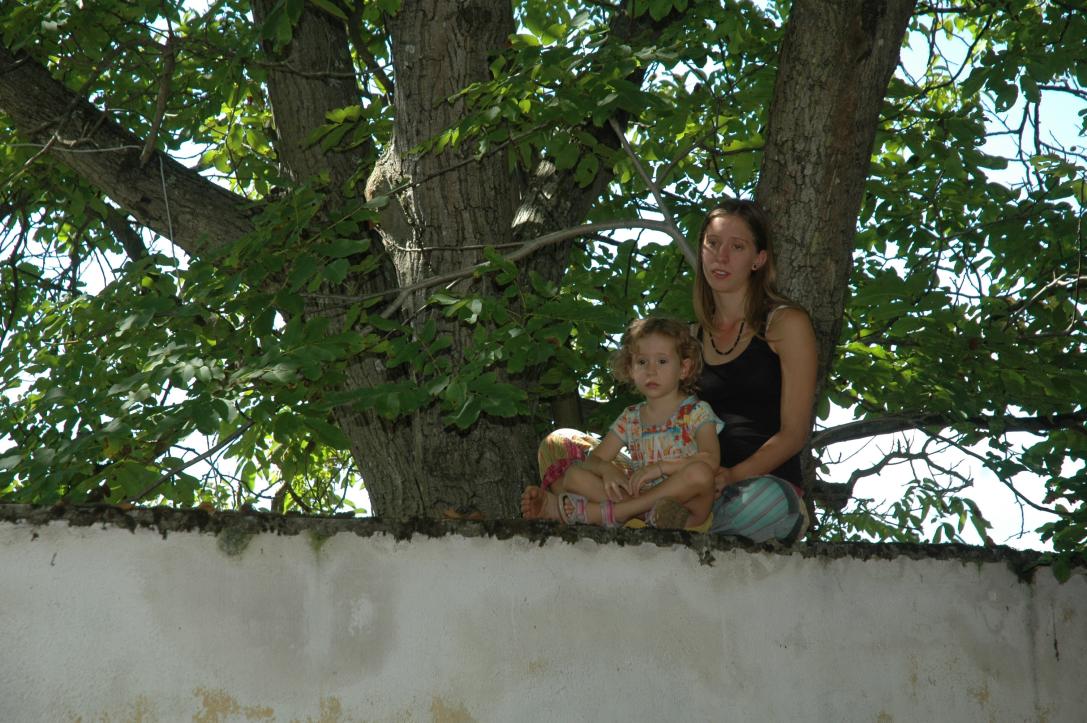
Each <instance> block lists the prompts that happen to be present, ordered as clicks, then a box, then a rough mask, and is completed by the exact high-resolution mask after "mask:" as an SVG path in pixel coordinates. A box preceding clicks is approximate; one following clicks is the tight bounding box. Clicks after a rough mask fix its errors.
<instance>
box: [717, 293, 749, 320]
mask: <svg viewBox="0 0 1087 723" xmlns="http://www.w3.org/2000/svg"><path fill="white" fill-rule="evenodd" d="M713 303H714V307H715V311H714V315H713V323H714V324H716V325H717V326H729V325H734V324H737V323H739V322H740V320H742V319H743V318H744V317H745V316H746V315H747V289H741V290H739V291H734V292H727V293H717V294H714V295H713Z"/></svg>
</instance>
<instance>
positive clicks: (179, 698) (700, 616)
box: [0, 519, 1087, 723]
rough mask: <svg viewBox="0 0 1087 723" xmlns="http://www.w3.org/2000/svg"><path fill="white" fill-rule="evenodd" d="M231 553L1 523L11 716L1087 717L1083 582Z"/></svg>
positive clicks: (158, 539)
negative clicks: (1060, 582)
mask: <svg viewBox="0 0 1087 723" xmlns="http://www.w3.org/2000/svg"><path fill="white" fill-rule="evenodd" d="M231 541H232V538H231V537H230V535H229V534H227V533H223V534H220V536H219V537H216V536H215V535H213V534H209V533H207V532H200V531H193V532H170V533H169V534H168V535H167V536H165V537H164V536H163V535H162V534H160V533H159V532H157V531H156V530H154V529H148V528H144V527H137V528H136V529H135V531H129V530H127V529H123V528H122V527H118V526H115V525H113V524H95V525H91V526H69V524H68V523H67V522H65V521H54V522H51V523H48V524H45V523H41V522H39V523H30V522H27V521H25V520H22V521H20V520H10V519H9V520H6V521H0V721H5V722H7V721H12V722H20V723H21V722H24V721H83V722H85V723H90V722H91V721H106V722H115V721H188V720H193V721H228V720H229V721H252V720H257V721H260V720H270V721H273V720H274V721H294V720H298V721H322V722H325V723H331V722H333V721H458V722H460V721H523V720H546V721H581V720H585V721H597V720H600V721H612V720H615V721H618V720H646V721H657V720H683V721H687V720H690V721H710V720H713V721H755V720H758V721H835V722H837V721H881V722H884V721H931V722H942V721H1047V722H1049V723H1056V722H1059V721H1083V720H1084V719H1085V716H1087V672H1085V671H1087V652H1085V645H1084V643H1085V642H1087V576H1085V575H1084V571H1082V570H1079V571H1077V572H1076V573H1075V574H1074V575H1073V578H1072V579H1071V580H1070V581H1069V582H1067V583H1066V584H1064V585H1060V584H1058V583H1057V582H1056V581H1055V580H1054V579H1053V576H1052V574H1051V573H1050V572H1049V571H1048V570H1047V569H1042V570H1039V571H1038V572H1037V574H1036V575H1035V576H1034V578H1033V580H1032V581H1031V582H1020V581H1019V580H1018V579H1017V578H1016V576H1015V574H1013V573H1012V572H1011V571H1010V569H1009V567H1008V566H1007V565H1006V564H1004V563H1002V562H980V563H979V562H963V561H961V560H958V559H950V560H947V559H910V557H907V556H905V555H899V556H897V557H892V558H891V559H860V558H858V557H855V556H849V555H846V556H842V555H841V549H840V548H835V549H834V551H833V554H832V553H830V552H828V551H827V550H825V549H822V548H808V549H806V550H802V551H793V552H791V553H789V552H784V553H783V552H770V551H750V550H746V549H743V548H733V549H725V550H716V551H714V552H713V553H712V554H713V557H714V558H715V559H714V562H713V564H712V565H706V564H702V563H701V562H700V556H699V553H698V552H696V551H695V550H692V549H690V548H687V547H684V546H680V545H673V546H659V545H655V544H649V543H647V544H633V545H632V544H627V545H623V546H620V545H618V544H615V543H610V544H598V543H597V542H593V541H590V540H581V541H578V542H575V543H570V542H565V541H562V540H561V539H556V538H554V537H552V538H550V539H548V540H546V541H545V542H543V543H542V544H541V543H540V542H533V541H530V540H529V539H527V538H526V537H524V536H514V537H511V538H509V539H496V538H494V537H489V536H482V537H467V536H462V535H460V534H449V535H446V536H443V537H439V538H426V537H421V536H418V535H417V536H415V537H414V538H413V539H411V540H410V541H396V540H395V539H393V537H392V536H389V535H385V534H376V535H370V536H362V535H358V534H353V533H351V532H341V533H339V534H336V535H334V536H332V537H330V538H328V539H327V540H324V541H323V543H321V544H318V543H317V541H316V538H313V537H311V536H308V535H307V534H305V533H303V534H294V535H283V534H275V533H267V532H266V533H262V534H258V535H257V536H255V537H253V538H252V539H251V540H250V541H249V543H248V545H247V546H244V549H240V548H242V545H241V544H235V545H231V544H229V543H230V542H231ZM233 541H234V542H239V541H240V542H244V541H245V540H244V539H240V538H239V539H236V540H233ZM857 550H858V551H864V553H865V554H869V553H871V550H872V548H871V547H864V548H857ZM228 552H229V553H232V554H228ZM858 554H859V553H858Z"/></svg>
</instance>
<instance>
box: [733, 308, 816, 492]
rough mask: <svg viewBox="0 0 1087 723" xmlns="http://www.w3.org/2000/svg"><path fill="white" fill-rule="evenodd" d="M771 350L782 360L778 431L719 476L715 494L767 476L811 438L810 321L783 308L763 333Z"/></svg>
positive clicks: (812, 368) (812, 374)
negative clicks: (734, 485) (740, 482)
mask: <svg viewBox="0 0 1087 723" xmlns="http://www.w3.org/2000/svg"><path fill="white" fill-rule="evenodd" d="M766 337H767V341H768V342H769V344H770V348H771V349H772V350H773V351H774V353H775V354H777V355H778V358H779V359H780V360H781V428H780V429H778V431H777V433H776V434H774V435H773V436H772V437H770V438H769V439H768V440H766V442H765V443H763V445H762V446H761V447H759V448H758V449H757V450H756V451H755V453H754V454H752V455H751V456H750V457H748V458H747V459H745V460H743V461H742V462H740V463H738V464H736V465H734V466H732V467H725V468H723V470H722V471H723V473H724V479H722V477H721V473H718V477H717V488H718V490H720V489H722V488H724V487H727V486H728V485H730V484H733V483H735V482H739V481H740V480H744V479H748V478H749V477H757V476H758V475H762V474H768V473H770V472H772V471H773V470H775V469H777V468H778V467H780V466H781V465H782V464H783V463H784V462H785V461H786V460H788V459H789V458H790V457H792V456H793V455H794V454H796V453H797V452H799V451H800V450H801V449H803V447H804V443H805V442H806V441H807V439H808V435H809V434H811V412H812V404H813V402H814V400H815V381H816V380H815V377H816V369H817V367H818V352H817V351H816V344H815V331H814V330H813V329H812V325H811V320H810V319H809V318H808V315H807V314H806V313H805V312H804V311H802V310H801V309H796V308H791V307H785V308H782V309H779V310H778V311H777V312H776V313H775V314H774V315H773V317H772V318H771V320H770V325H769V327H768V328H767V330H766Z"/></svg>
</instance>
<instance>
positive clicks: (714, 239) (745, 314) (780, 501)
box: [521, 199, 817, 543]
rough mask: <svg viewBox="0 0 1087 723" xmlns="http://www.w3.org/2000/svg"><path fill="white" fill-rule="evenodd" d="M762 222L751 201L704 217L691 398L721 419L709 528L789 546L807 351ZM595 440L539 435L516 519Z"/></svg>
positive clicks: (800, 504)
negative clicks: (780, 288)
mask: <svg viewBox="0 0 1087 723" xmlns="http://www.w3.org/2000/svg"><path fill="white" fill-rule="evenodd" d="M768 229H769V225H768V223H767V219H766V216H765V214H764V212H763V211H762V210H761V209H759V207H758V206H756V205H755V204H754V202H752V201H744V200H733V199H730V200H727V201H725V202H723V203H721V204H720V205H719V206H718V207H716V208H714V209H713V210H712V211H710V212H709V213H708V214H707V215H706V219H705V221H704V222H703V224H702V229H701V231H700V233H699V246H700V263H699V266H698V270H697V274H696V281H695V289H694V309H695V314H696V315H697V317H698V323H697V324H696V325H695V326H694V327H693V330H694V332H695V334H696V337H697V338H698V340H699V341H700V342H701V345H702V359H703V365H702V373H701V376H700V378H699V385H698V396H699V398H700V399H702V400H704V401H706V402H708V403H709V404H710V406H711V407H712V408H713V411H714V412H715V413H716V415H717V416H718V417H719V418H720V419H721V420H722V421H723V422H724V428H723V429H722V430H721V432H720V434H719V441H720V447H721V463H722V466H721V467H720V468H718V470H717V474H716V476H715V483H716V490H717V498H716V500H715V501H714V505H713V516H712V520H711V523H710V527H709V531H710V532H713V533H719V534H725V535H736V536H740V537H743V538H746V539H749V540H751V541H753V542H765V541H767V540H780V541H783V542H786V543H789V542H792V541H794V540H796V539H797V538H799V537H800V536H801V535H803V534H804V532H805V531H806V530H807V526H808V515H807V510H806V508H805V505H804V501H803V499H802V498H801V496H802V494H803V488H802V479H801V471H800V457H799V453H800V451H801V449H803V447H804V443H805V441H806V440H807V438H808V435H809V433H810V432H811V412H812V404H813V401H814V395H815V383H816V367H817V352H816V344H815V333H814V330H813V329H812V324H811V320H810V319H809V317H808V314H807V312H806V311H804V310H803V309H802V308H800V307H799V306H797V305H796V304H794V303H792V302H790V301H789V300H787V299H785V298H784V297H783V296H781V294H779V293H778V292H777V290H776V288H775V286H774V280H775V270H774V255H773V247H772V245H771V242H770V238H769V235H768ZM598 443H599V442H598V440H597V439H595V438H594V437H591V436H589V435H587V434H585V433H582V432H578V431H575V430H570V429H560V430H557V431H555V432H552V433H551V434H550V435H548V436H547V437H546V438H545V439H544V441H543V442H542V443H541V445H540V451H539V463H540V478H541V487H529V488H528V489H526V490H525V492H524V494H523V495H522V500H521V508H522V512H523V514H524V515H525V517H529V518H531V517H536V516H537V515H535V514H534V511H535V510H537V509H538V508H539V507H540V504H539V502H540V499H542V496H543V495H544V493H545V492H544V491H545V490H547V489H548V488H549V487H550V488H551V490H552V492H554V493H561V492H564V491H565V490H563V489H562V487H561V485H562V481H561V480H562V478H563V475H564V474H565V472H566V469H567V468H568V467H569V466H570V465H571V464H572V463H573V462H574V461H577V460H581V459H584V458H585V456H586V455H587V453H588V452H589V450H591V449H592V448H593V447H595V446H596V445H597V444H598Z"/></svg>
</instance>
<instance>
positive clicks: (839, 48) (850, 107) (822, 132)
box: [756, 0, 916, 485]
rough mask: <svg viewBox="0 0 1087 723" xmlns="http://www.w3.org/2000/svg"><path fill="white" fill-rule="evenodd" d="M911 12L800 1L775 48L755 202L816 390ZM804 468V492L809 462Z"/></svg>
mask: <svg viewBox="0 0 1087 723" xmlns="http://www.w3.org/2000/svg"><path fill="white" fill-rule="evenodd" d="M915 4H916V3H915V0H798V1H797V2H795V3H794V4H793V7H792V11H791V12H790V14H789V20H788V24H787V25H786V28H785V35H784V38H783V39H782V44H781V51H780V56H779V58H780V59H779V65H778V74H777V78H776V80H775V84H774V97H773V100H772V101H771V103H770V119H769V123H768V127H767V134H766V147H765V150H764V153H763V161H762V169H761V172H760V174H759V185H758V189H757V191H756V197H757V199H758V201H759V203H760V204H761V205H762V206H763V207H764V208H765V209H766V210H767V211H768V212H769V214H770V218H771V224H772V229H771V231H772V234H773V238H774V240H775V243H776V244H777V246H776V249H775V250H776V252H777V254H776V256H777V263H778V273H779V280H780V285H781V287H782V290H783V291H784V292H785V293H786V294H787V295H788V296H790V297H791V298H793V299H794V300H796V301H797V302H799V303H800V304H802V305H803V306H804V307H805V308H806V309H808V311H809V312H810V313H811V316H812V323H813V324H814V326H815V334H816V337H817V339H818V343H819V373H818V380H819V389H822V388H823V385H824V384H825V382H826V379H827V376H828V374H829V372H830V365H831V361H832V360H833V358H834V349H835V346H836V345H837V343H838V337H839V335H840V334H841V329H842V314H843V310H844V309H845V303H846V298H847V295H848V293H849V273H850V270H851V268H852V254H853V248H854V240H855V239H854V237H855V235H856V226H857V214H858V213H859V212H860V206H861V201H862V199H863V197H864V183H865V179H866V178H867V176H868V167H869V161H870V158H871V156H872V143H873V142H874V140H875V136H876V129H877V127H878V125H879V113H880V109H881V108H882V105H883V97H884V95H885V93H886V92H887V84H888V82H889V81H890V79H891V75H892V74H893V73H894V69H895V66H896V65H897V64H898V58H899V50H900V48H901V46H902V40H903V37H904V35H905V32H906V25H907V23H908V22H909V19H910V16H911V15H912V14H913V9H914V5H915ZM818 397H819V394H818V393H817V394H816V398H818ZM804 463H805V464H804V467H805V469H804V478H805V480H806V481H807V482H808V484H809V485H811V483H812V482H813V481H814V479H815V473H814V460H813V459H812V458H811V455H810V454H805V455H804Z"/></svg>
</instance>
